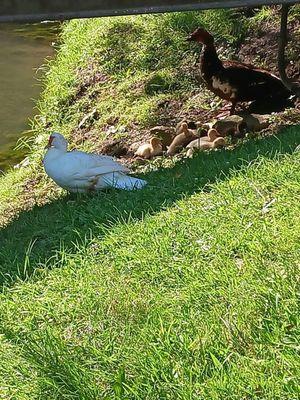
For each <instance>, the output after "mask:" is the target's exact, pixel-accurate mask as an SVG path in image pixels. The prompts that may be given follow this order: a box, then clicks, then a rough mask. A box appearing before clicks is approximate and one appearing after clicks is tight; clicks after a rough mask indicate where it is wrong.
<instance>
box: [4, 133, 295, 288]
mask: <svg viewBox="0 0 300 400" xmlns="http://www.w3.org/2000/svg"><path fill="white" fill-rule="evenodd" d="M299 143H300V130H299V127H291V128H288V129H286V130H284V131H283V132H281V133H280V134H278V135H277V136H272V137H268V138H264V139H260V140H250V141H248V142H245V143H243V144H242V145H240V146H239V147H237V148H235V149H234V150H222V151H218V152H212V153H201V154H199V155H198V156H197V157H195V158H193V159H184V160H183V161H181V162H178V163H177V164H176V165H175V167H173V168H169V169H161V170H159V171H153V172H150V173H147V174H146V175H145V176H144V178H145V179H147V180H148V182H149V184H148V186H146V187H145V188H144V189H143V190H141V191H135V192H126V191H115V190H112V191H108V192H102V193H99V194H97V195H94V196H74V195H72V196H71V195H67V196H66V197H64V198H62V199H60V200H57V201H54V202H53V203H51V204H48V205H45V206H43V207H34V208H33V209H32V210H30V211H28V212H24V213H22V214H21V215H20V216H19V218H18V219H17V220H15V221H13V222H12V223H11V224H10V225H9V226H7V227H5V228H3V229H2V230H1V231H0V243H1V250H0V284H1V285H11V284H13V283H14V282H15V281H16V280H23V279H26V278H28V277H30V276H31V275H32V273H33V272H34V271H35V270H36V269H40V268H42V269H44V268H47V267H49V268H50V267H52V266H53V262H51V256H53V255H54V254H55V253H56V252H57V251H59V250H60V249H61V248H62V246H63V248H64V249H67V250H70V251H72V250H74V249H75V246H76V244H75V243H76V242H78V240H79V241H80V240H83V239H84V238H85V237H86V236H89V237H94V236H98V237H99V236H101V235H103V236H104V235H105V232H107V229H106V228H105V227H107V226H108V225H109V226H113V225H114V224H115V223H117V222H118V221H120V220H127V219H128V218H129V217H130V218H131V219H132V218H133V219H140V218H142V217H143V215H145V214H147V213H156V212H159V211H161V210H163V209H164V208H166V207H168V206H171V205H172V204H173V203H174V202H176V201H177V200H179V199H181V198H182V197H184V196H188V195H191V194H193V193H196V192H198V191H200V190H203V188H204V187H205V185H207V184H208V183H212V182H215V181H216V180H224V179H226V178H227V177H228V175H229V174H230V173H231V171H232V169H235V170H236V169H240V168H242V167H243V166H245V165H247V164H249V162H251V161H252V160H254V159H256V158H257V156H259V155H260V156H264V157H267V158H274V157H275V156H276V155H278V153H280V154H284V153H291V152H292V151H293V150H294V149H295V147H296V145H298V144H299ZM47 260H48V261H47Z"/></svg>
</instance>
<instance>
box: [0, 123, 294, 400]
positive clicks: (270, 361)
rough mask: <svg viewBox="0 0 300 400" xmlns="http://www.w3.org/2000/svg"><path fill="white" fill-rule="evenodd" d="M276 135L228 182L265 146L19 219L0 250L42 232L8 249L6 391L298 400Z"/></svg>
mask: <svg viewBox="0 0 300 400" xmlns="http://www.w3.org/2000/svg"><path fill="white" fill-rule="evenodd" d="M298 133H299V131H298V130H296V129H295V130H294V131H293V130H291V131H287V132H285V140H286V141H290V146H291V147H290V148H291V149H292V148H294V143H295V140H296V139H297V134H298ZM272 140H273V142H272ZM279 140H280V138H278V139H277V142H278V143H280V141H279ZM281 140H282V137H281ZM270 144H272V145H274V147H276V146H275V140H274V139H269V142H266V143H265V152H264V154H263V151H262V154H261V156H259V157H258V158H255V157H254V159H253V162H252V163H251V164H250V166H247V164H246V163H244V165H243V163H241V164H240V165H239V169H236V170H235V171H233V170H231V172H230V173H229V175H227V176H226V175H225V174H226V168H224V165H225V164H226V162H229V163H230V164H231V165H234V164H233V157H235V159H236V157H239V156H242V155H245V151H246V150H247V151H248V152H250V155H251V153H252V155H254V154H255V150H256V151H257V150H258V149H259V147H261V143H256V144H254V145H252V147H246V148H244V149H243V151H244V153H242V152H240V153H238V152H237V150H235V154H234V155H232V158H231V156H230V155H228V154H226V153H227V152H225V151H223V152H218V153H215V154H211V155H207V156H206V155H205V156H204V155H201V156H199V157H198V158H196V159H194V160H192V161H193V163H192V164H190V165H185V168H180V167H179V166H177V167H175V169H171V170H170V171H169V172H168V173H167V172H166V171H165V172H164V171H160V172H155V173H154V172H153V173H152V175H150V176H149V182H150V185H149V187H148V188H147V189H145V191H139V192H135V193H124V192H120V193H115V192H113V193H106V194H104V195H102V196H96V197H95V198H93V199H91V198H81V199H75V200H74V199H72V198H65V199H62V200H61V201H60V203H59V204H56V205H55V204H54V205H53V206H52V205H51V206H48V208H47V207H45V208H44V209H43V210H39V209H34V210H33V211H31V212H29V213H28V214H27V216H26V218H25V219H23V221H22V219H21V221H19V222H18V223H17V222H15V223H14V230H13V228H10V229H9V230H8V231H7V233H8V235H7V237H6V239H5V240H6V242H4V243H5V247H6V249H7V250H8V249H9V248H10V247H11V246H12V244H11V241H12V237H13V236H14V239H15V238H16V237H17V236H18V237H19V238H20V239H21V237H22V235H23V234H24V233H25V234H26V232H27V238H28V237H29V234H28V232H29V230H31V231H32V232H34V233H35V235H36V236H35V237H34V239H33V242H34V244H33V246H32V249H31V251H32V254H31V253H30V249H29V251H28V252H27V255H26V256H24V257H23V256H22V257H21V256H20V254H18V252H19V250H18V245H17V246H16V252H15V253H14V254H13V251H12V247H11V252H9V251H7V252H6V254H5V253H4V254H3V253H2V254H1V257H2V265H3V264H5V262H6V263H7V264H8V263H10V265H11V266H13V265H14V264H15V266H16V265H19V266H20V264H18V261H19V262H20V261H21V260H23V262H24V265H23V270H22V271H19V272H20V275H19V279H20V277H22V276H21V275H22V273H24V276H23V278H24V279H25V282H23V283H22V282H18V281H16V282H15V284H14V286H13V287H11V288H6V289H5V290H4V291H3V294H2V296H1V303H0V313H1V319H0V320H1V335H2V336H1V337H2V352H1V370H2V374H1V375H2V382H1V383H0V388H1V391H2V393H1V396H2V397H3V398H5V399H21V398H22V399H27V398H28V399H35V398H36V399H38V398H43V399H46V398H49V399H99V398H101V399H102V398H103V399H104V398H107V399H121V398H122V399H207V398H209V399H227V398H231V399H242V398H244V399H270V400H275V399H278V400H279V399H280V400H283V399H289V400H291V399H297V398H298V395H299V389H300V387H299V379H298V378H299V355H298V352H299V339H300V338H299V332H300V330H299V256H300V254H299V234H300V224H299V199H300V192H299V178H300V176H299V161H300V158H299V152H297V153H292V154H284V153H286V151H288V152H290V150H288V149H287V147H286V145H285V144H284V142H283V143H282V145H281V147H280V146H279V147H277V151H275V152H274V151H273V152H272V150H271V149H270ZM268 145H269V146H268ZM248 146H249V145H248ZM267 147H269V150H267ZM261 148H263V146H262V147H261ZM240 151H242V150H240ZM280 153H281V154H280ZM226 160H227V161H226ZM236 166H237V165H236ZM223 168H224V173H225V174H219V178H218V179H217V181H216V182H214V177H215V176H216V175H217V174H216V171H217V170H219V171H220V172H221V171H222V169H223ZM194 171H195V172H194ZM227 171H228V169H227ZM210 181H211V183H209V182H210ZM179 186H180V187H181V194H180V195H179V193H178V192H177V195H176V194H174V192H176V191H177V190H178V187H179ZM192 192H194V193H195V192H198V193H196V194H194V195H191V194H190V193H192ZM155 193H156V194H157V195H156V196H158V197H160V200H159V199H157V200H155ZM160 193H162V194H160ZM162 198H164V199H165V202H163V200H162ZM176 198H177V199H180V198H181V200H176ZM174 201H175V202H174ZM159 209H161V211H159ZM25 222H26V223H27V225H26V227H25V225H22V224H25ZM87 223H88V224H87ZM18 229H19V231H18ZM55 230H56V231H55ZM13 232H15V235H13ZM2 235H3V233H2ZM46 235H48V237H46ZM59 237H60V246H61V248H60V249H58V248H57V250H56V251H55V253H53V254H52V255H51V254H50V253H44V257H42V258H40V259H38V257H37V255H38V253H37V252H36V253H35V252H34V246H41V248H42V246H43V241H45V240H46V244H45V243H44V245H45V247H48V249H50V248H52V249H53V248H55V247H56V246H57V243H58V242H57V240H58V238H59ZM39 242H41V243H39ZM40 254H43V253H40ZM33 266H34V268H35V271H34V273H33V271H32V270H30V268H31V267H33ZM21 272H22V273H21ZM32 273H33V276H31V278H30V279H29V277H30V274H32ZM26 276H27V279H26ZM14 278H15V280H16V278H17V277H16V276H15V277H14ZM12 354H14V357H13V358H12V356H11V355H12Z"/></svg>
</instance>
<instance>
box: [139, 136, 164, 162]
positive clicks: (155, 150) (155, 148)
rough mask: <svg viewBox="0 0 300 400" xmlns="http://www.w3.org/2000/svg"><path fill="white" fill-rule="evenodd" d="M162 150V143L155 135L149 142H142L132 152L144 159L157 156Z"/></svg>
mask: <svg viewBox="0 0 300 400" xmlns="http://www.w3.org/2000/svg"><path fill="white" fill-rule="evenodd" d="M162 152H163V148H162V143H161V141H160V140H159V139H158V138H157V137H152V138H151V139H150V142H149V143H145V144H142V145H141V146H140V147H139V148H138V149H137V151H136V152H135V153H134V155H135V156H137V157H143V158H146V159H149V158H152V157H154V156H159V155H161V154H162Z"/></svg>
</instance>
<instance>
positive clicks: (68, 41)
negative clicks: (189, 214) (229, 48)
mask: <svg viewBox="0 0 300 400" xmlns="http://www.w3.org/2000/svg"><path fill="white" fill-rule="evenodd" d="M200 24H201V25H205V26H207V27H208V28H209V29H211V30H212V31H213V32H215V34H216V37H217V38H218V40H219V39H222V40H224V39H226V40H228V42H229V43H234V42H235V41H236V40H237V39H238V38H239V37H240V36H241V34H242V32H243V30H244V28H245V27H244V25H243V24H240V21H237V20H236V19H235V18H234V12H232V11H228V10H219V11H215V10H214V11H207V12H204V13H175V14H166V15H146V16H135V17H118V18H117V17H116V18H101V19H90V20H77V21H76V20H74V21H70V22H68V23H65V24H64V25H63V29H62V33H61V36H60V39H59V42H60V46H59V50H58V52H57V55H56V57H55V59H54V60H53V61H52V62H50V64H48V65H46V66H45V79H44V85H45V90H44V92H43V95H42V96H41V100H40V102H39V104H38V108H39V110H40V114H39V116H37V117H36V119H35V121H34V126H33V130H34V132H35V134H34V135H33V136H32V138H31V139H30V140H29V141H28V146H30V148H31V150H32V151H31V154H30V155H29V158H30V165H29V166H28V167H26V168H24V170H26V171H23V173H22V174H21V175H22V176H25V179H18V178H17V176H18V173H15V172H13V171H11V172H10V174H9V177H6V178H4V179H3V180H1V185H0V198H1V199H2V198H4V197H5V192H6V191H7V190H10V187H11V186H12V185H14V184H15V181H16V180H17V182H18V185H17V186H18V193H19V195H18V201H13V200H11V201H10V202H9V203H6V202H4V201H3V202H1V203H2V204H1V206H2V212H1V214H0V225H5V224H6V223H7V222H8V220H9V219H10V218H11V217H13V216H14V215H16V214H17V213H18V212H19V211H21V210H22V209H26V208H30V207H31V206H32V202H31V201H30V196H31V195H30V196H28V191H29V190H30V192H31V193H33V196H31V197H34V198H35V203H37V204H40V203H45V202H47V201H48V200H49V196H48V192H49V191H51V193H52V187H51V185H50V184H49V181H47V180H46V179H45V178H46V177H45V174H43V172H42V168H41V162H40V160H41V157H42V152H43V147H44V145H45V143H46V140H47V139H46V138H47V136H48V134H49V132H51V131H53V130H57V131H60V132H62V133H63V134H65V135H66V136H68V137H69V139H70V142H71V147H72V146H74V145H75V146H76V147H77V148H82V149H86V150H94V149H99V146H100V145H101V142H102V140H103V138H104V137H107V135H108V133H107V132H108V128H109V127H113V128H114V129H115V134H114V137H118V136H124V135H125V136H126V135H127V136H129V135H131V132H132V131H134V130H140V129H143V128H146V127H150V126H152V124H154V123H160V122H161V116H160V106H159V104H161V102H162V101H164V100H166V99H168V100H177V99H181V100H182V101H183V103H185V102H187V107H192V108H193V107H195V106H197V101H198V102H199V99H198V100H197V99H195V102H194V103H193V104H190V103H189V100H190V97H191V96H192V95H193V90H194V89H195V88H197V91H199V84H198V83H197V82H196V80H195V77H194V76H193V75H192V73H191V71H190V67H191V65H193V64H194V62H195V57H196V54H195V50H193V47H192V46H191V45H190V44H187V43H186V41H185V37H186V36H187V34H188V33H189V32H191V31H192V30H193V29H194V28H195V27H196V26H199V25H200ZM194 49H196V46H195V48H194ZM197 51H198V49H197ZM183 107H184V105H183ZM92 111H94V114H93V115H92V116H91V118H90V119H88V120H87V122H86V124H85V125H84V127H83V128H82V129H78V125H79V123H80V121H81V120H82V118H83V117H85V116H86V115H88V114H89V113H90V112H92ZM15 176H16V178H15ZM28 188H29V189H28ZM55 193H56V194H55V195H56V196H59V194H57V192H55ZM50 198H52V197H51V196H50Z"/></svg>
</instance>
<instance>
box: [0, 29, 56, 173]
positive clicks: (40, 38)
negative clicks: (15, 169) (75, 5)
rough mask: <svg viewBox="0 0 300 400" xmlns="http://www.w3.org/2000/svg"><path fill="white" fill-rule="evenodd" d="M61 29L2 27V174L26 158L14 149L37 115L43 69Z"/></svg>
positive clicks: (0, 143) (0, 117)
mask: <svg viewBox="0 0 300 400" xmlns="http://www.w3.org/2000/svg"><path fill="white" fill-rule="evenodd" d="M58 29H59V24H58V23H39V24H22V25H21V24H0V77H1V79H0V99H1V107H0V171H5V170H7V169H8V168H9V167H11V166H13V165H15V164H16V163H18V162H19V161H20V160H21V159H22V158H24V156H25V152H26V150H25V149H15V147H16V144H17V142H18V140H19V139H20V138H22V137H23V136H24V135H26V131H28V130H29V129H30V119H32V118H33V117H34V115H35V114H36V113H37V109H36V108H35V104H36V102H37V100H38V98H39V96H40V92H41V89H42V87H41V82H40V79H41V76H42V71H41V69H40V67H41V66H42V65H43V64H44V63H45V62H46V60H47V58H49V57H51V56H52V55H53V53H54V49H53V45H52V44H53V43H54V42H55V41H56V38H57V33H58ZM27 134H28V133H27Z"/></svg>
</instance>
